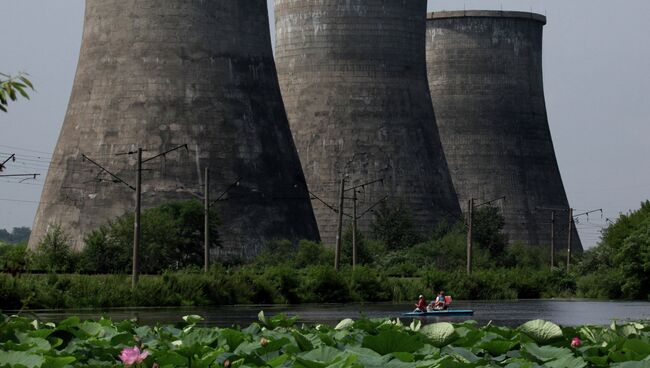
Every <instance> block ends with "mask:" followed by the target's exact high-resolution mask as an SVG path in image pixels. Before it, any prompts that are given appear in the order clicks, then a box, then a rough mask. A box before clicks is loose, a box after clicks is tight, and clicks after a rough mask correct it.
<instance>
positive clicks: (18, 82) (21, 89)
mask: <svg viewBox="0 0 650 368" xmlns="http://www.w3.org/2000/svg"><path fill="white" fill-rule="evenodd" d="M30 89H31V90H32V91H33V90H34V86H33V85H32V82H30V81H29V79H27V77H26V74H24V73H20V74H18V75H17V76H14V77H12V76H10V75H7V74H3V73H0V111H4V112H7V107H8V106H9V101H16V100H17V99H18V95H20V96H23V98H26V99H28V100H29V94H27V90H30Z"/></svg>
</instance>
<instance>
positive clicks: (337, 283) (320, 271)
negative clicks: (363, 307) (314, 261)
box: [300, 266, 351, 303]
mask: <svg viewBox="0 0 650 368" xmlns="http://www.w3.org/2000/svg"><path fill="white" fill-rule="evenodd" d="M301 286H302V287H301V290H300V294H301V299H302V300H307V301H310V302H315V303H344V302H348V301H350V300H351V298H350V290H349V288H348V283H347V282H346V281H345V280H344V279H343V277H342V276H341V274H340V273H338V272H336V271H335V270H334V268H332V267H326V266H310V267H308V268H306V269H305V271H304V280H303V282H302V284H301Z"/></svg>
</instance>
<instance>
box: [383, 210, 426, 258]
mask: <svg viewBox="0 0 650 368" xmlns="http://www.w3.org/2000/svg"><path fill="white" fill-rule="evenodd" d="M371 234H372V237H373V238H374V239H377V240H380V241H382V242H383V243H384V244H386V247H387V248H388V249H389V250H397V249H406V248H408V247H412V246H413V245H415V244H417V243H419V242H421V241H422V239H421V238H420V237H419V236H418V234H417V232H416V231H415V228H414V226H413V217H412V216H411V213H410V212H409V210H408V209H407V208H406V207H405V206H404V205H403V204H402V203H401V202H398V203H396V204H389V203H387V202H386V201H384V202H382V203H381V205H379V208H378V209H377V211H376V212H375V218H374V221H373V222H372V224H371Z"/></svg>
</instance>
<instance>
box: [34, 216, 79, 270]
mask: <svg viewBox="0 0 650 368" xmlns="http://www.w3.org/2000/svg"><path fill="white" fill-rule="evenodd" d="M72 252H73V251H72V247H71V246H70V236H69V235H68V234H67V233H66V232H65V231H64V230H63V228H62V227H61V226H60V225H53V226H51V227H50V229H49V230H48V231H47V233H46V234H45V237H43V239H42V240H41V242H40V243H38V245H37V246H36V250H35V253H34V257H33V259H34V267H35V268H36V269H39V270H47V271H50V272H70V271H73V270H74V268H75V265H74V257H73V254H72Z"/></svg>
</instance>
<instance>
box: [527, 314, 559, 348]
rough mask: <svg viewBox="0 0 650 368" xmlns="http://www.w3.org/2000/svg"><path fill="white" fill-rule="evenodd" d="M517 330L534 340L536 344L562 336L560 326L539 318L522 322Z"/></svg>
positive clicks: (549, 341)
mask: <svg viewBox="0 0 650 368" xmlns="http://www.w3.org/2000/svg"><path fill="white" fill-rule="evenodd" d="M519 331H521V332H523V333H524V334H526V335H527V336H528V337H530V338H532V339H533V340H535V341H536V342H537V343H538V344H548V343H551V342H553V341H556V340H559V339H561V338H562V337H563V333H562V329H561V328H560V326H558V325H556V324H555V323H553V322H548V321H543V320H541V319H536V320H534V321H529V322H526V323H524V324H523V325H521V326H520V327H519Z"/></svg>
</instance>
